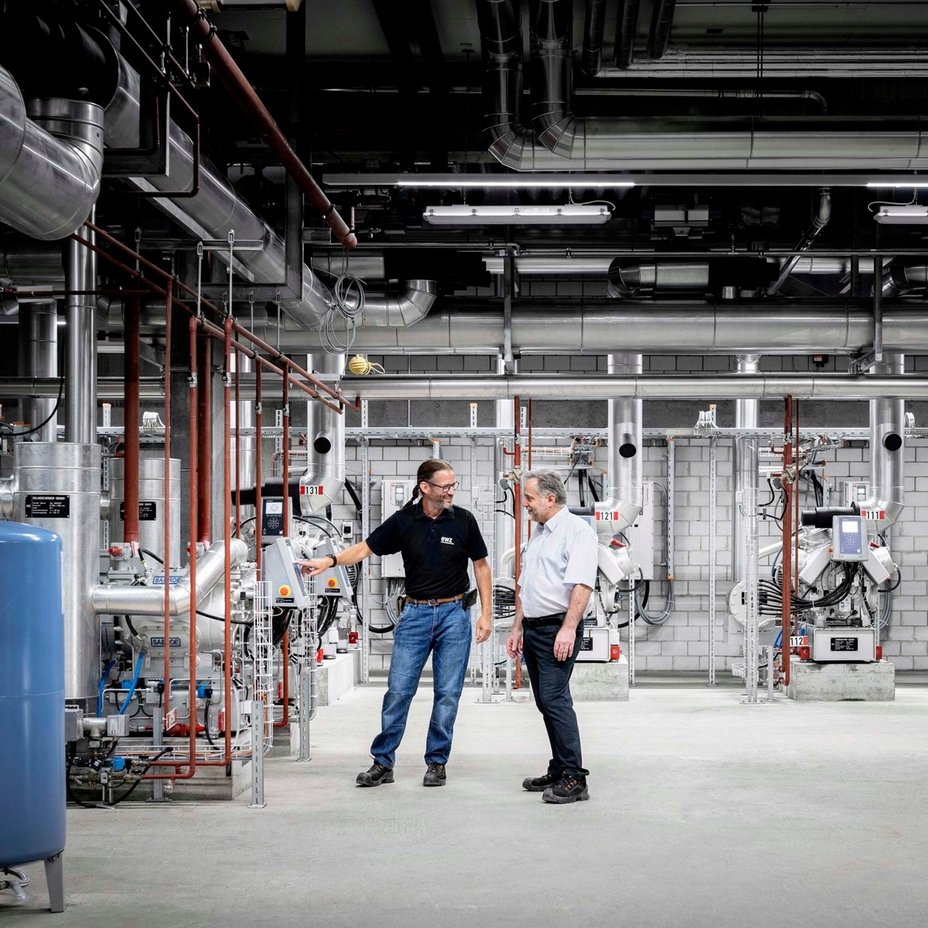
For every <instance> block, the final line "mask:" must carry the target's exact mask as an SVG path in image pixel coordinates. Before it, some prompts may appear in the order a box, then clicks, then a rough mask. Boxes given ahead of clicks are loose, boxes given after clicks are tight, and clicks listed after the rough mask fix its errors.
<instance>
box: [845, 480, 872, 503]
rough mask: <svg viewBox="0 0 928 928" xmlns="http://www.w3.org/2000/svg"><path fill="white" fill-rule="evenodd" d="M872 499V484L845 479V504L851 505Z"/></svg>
mask: <svg viewBox="0 0 928 928" xmlns="http://www.w3.org/2000/svg"><path fill="white" fill-rule="evenodd" d="M868 499H870V484H869V483H860V482H858V481H855V480H845V481H844V505H845V506H850V505H851V504H852V503H857V505H858V506H859V505H860V504H861V503H865V502H866V501H867V500H868Z"/></svg>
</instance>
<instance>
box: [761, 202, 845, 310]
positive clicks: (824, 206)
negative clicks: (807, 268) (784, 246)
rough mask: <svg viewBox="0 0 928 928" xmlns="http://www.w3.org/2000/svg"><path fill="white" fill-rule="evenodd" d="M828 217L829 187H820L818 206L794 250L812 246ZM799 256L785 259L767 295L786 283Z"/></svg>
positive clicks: (807, 248)
mask: <svg viewBox="0 0 928 928" xmlns="http://www.w3.org/2000/svg"><path fill="white" fill-rule="evenodd" d="M829 219H831V188H830V187H822V188H821V189H820V190H819V191H818V208H817V209H816V211H815V215H814V216H813V217H812V225H810V226H809V228H808V230H807V231H806V233H805V235H803V237H802V238H801V239H800V240H799V244H798V245H796V251H808V250H809V249H810V248H811V247H812V243H813V242H814V241H815V240H816V239H817V238H818V236H819V234H820V233H821V231H822V229H824V228H825V226H827V225H828V220H829ZM801 257H802V256H801V255H793V256H792V257H790V258H787V259H786V261H785V262H784V263H783V266H782V267H781V268H780V273H779V275H778V277H777V279H776V280H775V281H774V282H773V283H772V284H771V285H770V286H769V287H768V288H767V295H768V296H773V295H774V294H775V293H776V292H777V291H778V290H779V289H780V287H782V286H783V284H784V283H786V278H787V277H789V275H790V274H792V273H793V270H794V269H795V267H796V265H797V264H799V259H800V258H801Z"/></svg>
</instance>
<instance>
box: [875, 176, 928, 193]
mask: <svg viewBox="0 0 928 928" xmlns="http://www.w3.org/2000/svg"><path fill="white" fill-rule="evenodd" d="M867 186H868V187H901V188H902V189H903V190H906V189H908V190H912V189H913V188H914V189H917V188H919V187H928V178H926V179H925V180H913V181H909V182H908V183H905V184H897V183H892V184H885V183H879V182H875V183H872V184H867Z"/></svg>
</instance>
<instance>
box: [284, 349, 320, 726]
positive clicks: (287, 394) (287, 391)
mask: <svg viewBox="0 0 928 928" xmlns="http://www.w3.org/2000/svg"><path fill="white" fill-rule="evenodd" d="M281 367H282V368H283V371H284V377H283V391H284V396H283V422H284V435H283V479H284V492H283V497H284V498H283V510H284V515H283V522H284V537H285V538H286V537H288V536H289V535H290V379H289V378H288V377H287V375H288V374H289V373H290V367H289V365H288V364H287V362H286V360H282V361H281ZM311 659H312V660H315V655H313V656H312V658H311ZM281 663H282V666H281V684H282V693H281V701H282V702H283V713H282V715H281V718H280V721H278V722H275V723H274V727H275V728H283V727H284V726H286V725H287V724H289V722H290V633H289V630H288V631H286V632H284V638H283V642H282V645H281Z"/></svg>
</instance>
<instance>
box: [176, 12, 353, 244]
mask: <svg viewBox="0 0 928 928" xmlns="http://www.w3.org/2000/svg"><path fill="white" fill-rule="evenodd" d="M167 5H168V7H169V8H170V9H171V10H172V11H173V12H174V14H175V15H176V16H177V17H178V20H179V22H180V24H181V26H187V27H189V29H190V37H191V38H192V39H193V41H194V42H196V43H197V44H198V45H200V46H201V47H202V48H203V55H204V56H205V57H206V59H207V61H209V63H210V64H211V65H212V66H213V70H214V72H215V73H216V76H217V77H218V78H219V80H220V81H222V83H223V86H224V87H225V88H226V90H228V91H229V94H230V95H231V97H232V99H233V100H235V102H236V103H237V104H238V107H239V109H240V110H241V111H242V112H243V113H244V114H245V115H246V116H247V117H248V118H249V119H250V120H251V122H252V124H253V125H254V126H255V128H256V129H257V130H258V131H259V132H260V133H261V135H262V136H263V138H264V140H265V141H266V142H267V144H268V146H269V147H270V148H271V149H272V150H273V151H274V152H275V153H276V154H277V156H278V157H279V158H280V161H281V164H283V166H284V167H285V168H286V170H287V173H288V174H289V175H290V176H291V177H292V178H293V179H294V180H295V181H296V182H297V184H298V185H299V187H300V189H301V190H302V191H303V194H304V196H305V197H306V198H307V199H308V200H309V202H310V203H312V205H313V206H314V207H315V208H316V209H317V210H319V212H320V213H322V215H323V218H324V219H325V221H326V224H327V225H328V226H329V228H330V229H331V230H332V231H333V232H334V233H335V237H336V238H337V239H338V240H339V241H340V242H341V243H342V244H343V245H344V246H345V247H346V248H354V247H355V245H357V244H358V240H357V238H356V237H355V235H354V233H353V232H352V231H351V230H350V229H349V228H348V226H347V224H346V223H345V220H344V219H342V217H341V216H339V214H338V213H337V212H336V210H335V207H334V206H333V205H332V204H331V202H330V201H329V198H328V197H327V196H326V195H325V194H324V193H323V192H322V190H321V189H320V188H319V185H318V184H317V183H316V182H315V181H314V180H313V177H312V175H311V174H310V173H309V170H308V169H307V168H306V165H305V164H303V162H302V161H301V160H300V158H299V156H298V155H297V153H296V152H295V151H294V150H293V148H292V147H291V146H290V143H289V142H288V141H287V139H286V137H285V136H284V134H283V132H281V131H280V127H279V126H278V125H277V123H276V122H275V121H274V117H273V116H271V114H270V113H269V112H268V109H267V107H266V106H265V105H264V104H263V103H262V102H261V98H260V97H259V96H258V95H257V94H256V93H255V91H254V88H253V87H252V86H251V83H250V82H249V80H248V79H247V78H246V77H245V75H244V74H242V72H241V69H240V68H239V66H238V65H237V64H236V63H235V61H234V60H233V59H232V56H231V55H230V54H229V52H228V50H227V49H226V47H225V46H224V45H223V44H222V42H220V41H219V38H218V37H217V36H216V32H215V30H214V29H213V27H212V26H211V25H210V23H209V22H208V21H207V19H206V17H205V16H204V15H203V13H202V12H201V11H200V8H199V7H198V6H197V3H196V0H171V2H170V3H168V4H167Z"/></svg>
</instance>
